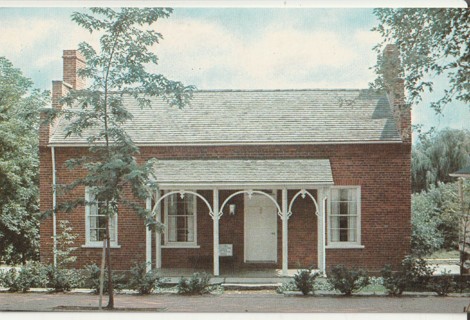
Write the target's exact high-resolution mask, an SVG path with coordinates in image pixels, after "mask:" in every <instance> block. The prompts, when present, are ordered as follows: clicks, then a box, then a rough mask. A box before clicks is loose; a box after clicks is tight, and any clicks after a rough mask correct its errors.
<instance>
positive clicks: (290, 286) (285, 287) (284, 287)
mask: <svg viewBox="0 0 470 320" xmlns="http://www.w3.org/2000/svg"><path fill="white" fill-rule="evenodd" d="M296 290H298V289H297V286H296V285H295V283H294V281H289V282H286V283H283V284H281V285H280V286H279V287H277V288H276V292H277V293H284V292H286V291H296Z"/></svg>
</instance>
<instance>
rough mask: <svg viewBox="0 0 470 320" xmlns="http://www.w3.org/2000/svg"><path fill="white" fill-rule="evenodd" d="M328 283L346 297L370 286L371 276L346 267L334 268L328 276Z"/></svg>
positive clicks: (360, 270) (338, 266)
mask: <svg viewBox="0 0 470 320" xmlns="http://www.w3.org/2000/svg"><path fill="white" fill-rule="evenodd" d="M328 283H330V284H331V285H332V287H333V288H334V289H336V290H338V291H340V292H341V293H343V294H344V295H346V296H350V295H351V294H353V293H354V292H357V291H359V290H361V289H362V288H364V287H365V286H367V285H368V284H369V276H368V275H367V272H366V271H364V270H362V269H359V270H358V269H351V270H349V269H348V268H346V267H345V266H344V265H341V264H340V265H337V266H335V267H333V268H332V269H331V271H330V274H329V275H328Z"/></svg>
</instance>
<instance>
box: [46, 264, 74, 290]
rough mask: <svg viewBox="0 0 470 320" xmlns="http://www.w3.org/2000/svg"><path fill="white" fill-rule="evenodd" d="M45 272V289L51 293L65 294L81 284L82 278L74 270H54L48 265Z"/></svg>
mask: <svg viewBox="0 0 470 320" xmlns="http://www.w3.org/2000/svg"><path fill="white" fill-rule="evenodd" d="M46 270H47V278H48V281H47V287H48V288H51V289H52V291H53V292H67V291H70V290H72V289H74V288H79V287H81V286H82V284H83V277H82V275H81V274H80V272H79V271H78V270H76V269H63V268H55V267H54V266H53V265H48V266H47V267H46Z"/></svg>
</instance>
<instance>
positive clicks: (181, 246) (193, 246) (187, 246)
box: [162, 243, 201, 249]
mask: <svg viewBox="0 0 470 320" xmlns="http://www.w3.org/2000/svg"><path fill="white" fill-rule="evenodd" d="M200 247H201V246H200V245H197V244H183V243H181V244H179V243H178V244H165V245H163V246H162V249H168V248H177V249H199V248H200Z"/></svg>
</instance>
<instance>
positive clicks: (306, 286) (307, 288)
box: [294, 268, 318, 295]
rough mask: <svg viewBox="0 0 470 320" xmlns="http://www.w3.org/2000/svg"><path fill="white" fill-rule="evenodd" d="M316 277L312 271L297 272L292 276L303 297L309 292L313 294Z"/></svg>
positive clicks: (316, 273)
mask: <svg viewBox="0 0 470 320" xmlns="http://www.w3.org/2000/svg"><path fill="white" fill-rule="evenodd" d="M317 277H318V272H315V273H312V269H311V268H309V269H304V270H298V271H297V273H296V274H295V275H294V283H295V286H296V288H297V290H299V291H300V292H302V294H303V295H307V294H309V293H310V292H312V294H313V293H314V287H313V286H314V284H315V279H316V278H317Z"/></svg>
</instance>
